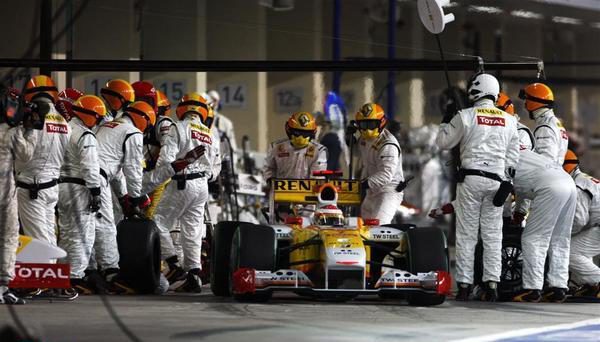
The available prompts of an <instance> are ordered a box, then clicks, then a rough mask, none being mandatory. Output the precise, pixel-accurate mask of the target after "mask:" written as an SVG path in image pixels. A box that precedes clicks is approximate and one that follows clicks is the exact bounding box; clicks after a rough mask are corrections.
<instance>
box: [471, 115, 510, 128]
mask: <svg viewBox="0 0 600 342" xmlns="http://www.w3.org/2000/svg"><path fill="white" fill-rule="evenodd" d="M477 124H478V125H483V126H503V127H504V126H505V121H504V118H493V117H489V116H481V115H478V116H477Z"/></svg>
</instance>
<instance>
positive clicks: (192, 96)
mask: <svg viewBox="0 0 600 342" xmlns="http://www.w3.org/2000/svg"><path fill="white" fill-rule="evenodd" d="M190 112H191V113H196V114H198V115H200V118H201V120H202V123H205V124H206V119H207V118H208V104H206V99H205V98H204V97H202V96H200V94H198V93H189V94H185V95H184V96H183V97H182V98H181V102H179V103H178V104H177V110H176V111H175V113H176V114H177V118H179V120H183V117H184V116H185V115H186V114H187V113H190Z"/></svg>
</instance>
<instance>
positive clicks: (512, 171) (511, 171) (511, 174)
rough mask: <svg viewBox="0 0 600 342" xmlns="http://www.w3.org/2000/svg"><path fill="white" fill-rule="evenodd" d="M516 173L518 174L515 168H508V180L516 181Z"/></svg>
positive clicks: (506, 172) (506, 171) (506, 173)
mask: <svg viewBox="0 0 600 342" xmlns="http://www.w3.org/2000/svg"><path fill="white" fill-rule="evenodd" d="M516 173H517V172H516V170H515V169H514V168H513V167H508V168H506V170H504V175H505V176H506V178H508V179H514V178H515V174H516Z"/></svg>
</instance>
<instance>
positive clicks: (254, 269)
mask: <svg viewBox="0 0 600 342" xmlns="http://www.w3.org/2000/svg"><path fill="white" fill-rule="evenodd" d="M319 175H320V176H322V177H323V176H324V177H325V178H326V179H275V180H272V183H271V192H270V207H269V209H270V213H269V218H270V219H269V221H270V224H269V225H255V224H250V223H244V222H232V221H227V222H220V223H218V224H217V225H216V227H215V230H214V233H213V238H212V244H211V258H210V263H211V265H210V275H211V281H210V284H211V289H212V291H213V293H214V294H215V295H217V296H229V295H232V296H233V297H234V298H235V299H238V300H267V299H269V298H270V297H271V294H272V293H273V292H274V291H291V292H294V293H297V294H299V295H306V296H311V297H318V298H326V299H333V300H346V299H351V298H354V297H356V296H358V295H366V294H379V295H380V296H381V297H385V298H406V299H407V300H408V302H409V304H411V305H438V304H441V303H443V302H444V300H445V298H446V296H447V295H448V294H449V293H450V289H451V277H450V273H449V262H448V250H447V243H446V238H445V236H444V233H443V232H442V231H441V230H440V229H439V228H417V227H415V226H414V225H385V226H380V225H379V222H378V220H376V219H372V218H361V217H352V216H344V215H343V213H342V210H341V209H340V208H339V207H338V206H340V207H345V208H344V209H351V207H357V206H359V205H360V201H361V196H360V194H361V192H360V182H359V181H355V180H342V179H327V178H329V176H330V175H329V174H327V173H326V172H324V173H320V174H319ZM290 207H292V208H295V210H293V211H292V213H291V214H288V215H287V217H285V218H282V217H281V216H280V215H279V213H281V212H282V210H281V208H290ZM307 213H310V214H309V215H307ZM276 217H277V218H278V219H279V220H283V222H284V223H277V221H278V220H277V219H276Z"/></svg>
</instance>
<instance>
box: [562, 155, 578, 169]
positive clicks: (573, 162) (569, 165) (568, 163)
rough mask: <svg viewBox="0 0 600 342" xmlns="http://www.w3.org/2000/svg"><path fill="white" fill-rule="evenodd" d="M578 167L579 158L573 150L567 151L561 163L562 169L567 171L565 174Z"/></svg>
mask: <svg viewBox="0 0 600 342" xmlns="http://www.w3.org/2000/svg"><path fill="white" fill-rule="evenodd" d="M578 167H579V158H577V155H576V154H575V152H573V150H567V153H565V161H564V162H563V169H564V170H565V171H567V173H571V172H573V170H575V169H577V168H578Z"/></svg>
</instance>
